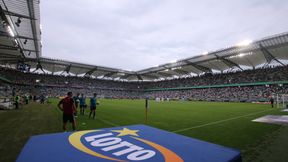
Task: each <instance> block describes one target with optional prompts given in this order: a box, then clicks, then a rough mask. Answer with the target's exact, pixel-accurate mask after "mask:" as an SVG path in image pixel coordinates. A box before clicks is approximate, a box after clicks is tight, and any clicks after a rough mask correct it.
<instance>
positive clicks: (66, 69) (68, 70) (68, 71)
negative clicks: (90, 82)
mask: <svg viewBox="0 0 288 162" xmlns="http://www.w3.org/2000/svg"><path fill="white" fill-rule="evenodd" d="M71 66H72V65H71V64H70V65H68V66H66V68H65V69H64V70H63V72H62V73H61V74H63V73H64V72H66V73H67V74H69V73H70V69H71Z"/></svg>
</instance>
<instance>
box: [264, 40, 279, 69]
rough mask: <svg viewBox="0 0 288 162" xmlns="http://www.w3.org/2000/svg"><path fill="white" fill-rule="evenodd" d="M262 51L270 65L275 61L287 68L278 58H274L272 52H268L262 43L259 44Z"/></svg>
mask: <svg viewBox="0 0 288 162" xmlns="http://www.w3.org/2000/svg"><path fill="white" fill-rule="evenodd" d="M259 46H260V50H261V51H262V53H263V55H264V57H265V59H266V61H267V63H268V64H270V63H271V62H272V61H273V60H275V61H276V62H278V63H279V64H281V65H282V66H285V65H284V64H283V63H282V62H280V61H279V60H278V59H277V58H276V57H274V56H273V54H272V53H271V52H269V51H268V49H266V48H265V47H264V46H263V45H262V44H261V43H260V44H259Z"/></svg>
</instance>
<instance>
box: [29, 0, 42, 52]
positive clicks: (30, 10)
mask: <svg viewBox="0 0 288 162" xmlns="http://www.w3.org/2000/svg"><path fill="white" fill-rule="evenodd" d="M33 3H34V1H27V6H28V10H29V17H31V20H30V22H31V29H32V34H33V38H35V39H34V46H35V51H36V57H37V58H39V57H40V49H39V46H38V41H37V40H36V39H37V33H36V23H35V15H34V4H33Z"/></svg>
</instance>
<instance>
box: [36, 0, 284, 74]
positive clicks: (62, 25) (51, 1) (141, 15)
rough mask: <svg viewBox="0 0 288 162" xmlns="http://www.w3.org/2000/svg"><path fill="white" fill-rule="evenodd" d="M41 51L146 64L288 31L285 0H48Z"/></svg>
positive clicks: (125, 65) (117, 64)
mask: <svg viewBox="0 0 288 162" xmlns="http://www.w3.org/2000/svg"><path fill="white" fill-rule="evenodd" d="M40 5H41V11H40V12H41V24H42V42H43V49H42V55H43V56H44V57H52V58H58V59H65V60H69V61H75V62H82V63H88V64H93V65H101V66H107V67H114V68H120V69H125V70H140V69H145V68H149V67H152V66H156V65H159V64H164V63H169V62H171V61H174V60H178V59H183V58H187V57H191V56H195V55H200V54H201V53H203V52H205V51H213V50H217V49H220V48H225V47H227V46H232V45H235V44H236V43H239V42H241V41H243V40H247V39H251V40H257V39H260V38H263V37H266V36H271V35H273V34H278V33H282V32H286V31H288V28H287V27H288V21H287V18H288V1H287V0H265V1H263V0H198V1H194V0H43V1H41V3H40Z"/></svg>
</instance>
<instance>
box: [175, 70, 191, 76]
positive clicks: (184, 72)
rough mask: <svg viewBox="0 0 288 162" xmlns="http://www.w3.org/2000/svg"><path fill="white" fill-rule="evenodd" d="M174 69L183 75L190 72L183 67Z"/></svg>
mask: <svg viewBox="0 0 288 162" xmlns="http://www.w3.org/2000/svg"><path fill="white" fill-rule="evenodd" d="M173 71H175V72H176V73H178V74H181V75H187V74H189V72H188V71H185V70H182V69H175V70H173Z"/></svg>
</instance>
